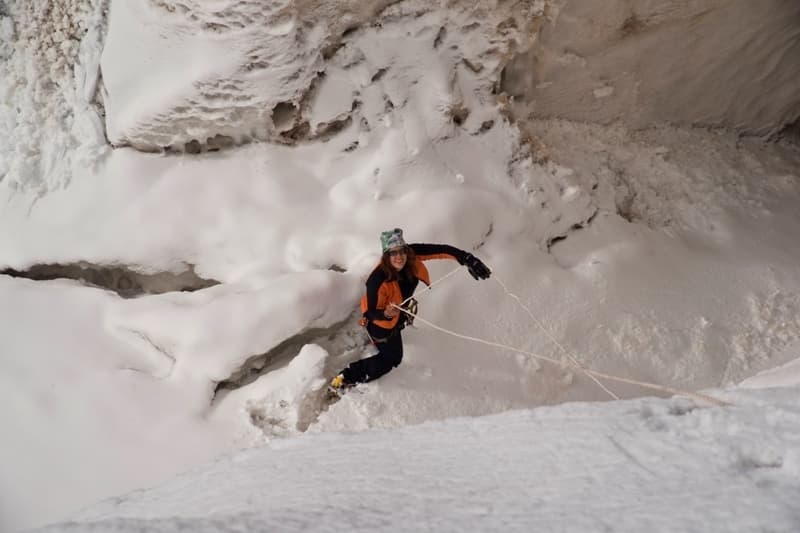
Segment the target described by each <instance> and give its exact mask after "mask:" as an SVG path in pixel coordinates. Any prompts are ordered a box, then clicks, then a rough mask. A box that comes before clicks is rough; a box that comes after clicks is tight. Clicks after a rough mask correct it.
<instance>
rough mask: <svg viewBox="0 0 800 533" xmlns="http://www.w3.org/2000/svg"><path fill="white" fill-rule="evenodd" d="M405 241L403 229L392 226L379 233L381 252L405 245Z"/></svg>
mask: <svg viewBox="0 0 800 533" xmlns="http://www.w3.org/2000/svg"><path fill="white" fill-rule="evenodd" d="M405 245H406V241H404V240H403V230H401V229H400V228H394V229H390V230H387V231H384V232H383V233H381V252H382V253H384V254H385V253H386V252H388V251H389V250H391V249H392V248H399V247H401V246H405Z"/></svg>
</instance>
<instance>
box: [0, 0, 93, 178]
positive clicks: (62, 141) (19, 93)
mask: <svg viewBox="0 0 800 533" xmlns="http://www.w3.org/2000/svg"><path fill="white" fill-rule="evenodd" d="M106 3H107V0H63V1H59V2H27V1H19V2H13V1H12V2H7V5H8V8H7V12H4V11H3V10H2V9H0V139H2V142H0V181H6V182H7V183H8V184H9V186H10V187H12V188H13V189H22V190H29V189H32V190H34V191H37V192H39V193H43V192H45V191H46V190H48V189H52V188H57V187H63V186H64V185H66V184H67V183H68V182H69V180H70V179H71V177H72V175H73V173H74V169H75V168H80V169H83V168H86V167H91V166H93V165H94V164H95V163H96V161H97V159H98V158H99V157H100V155H101V154H102V153H103V151H104V150H105V133H104V128H103V124H102V119H101V118H100V115H99V111H98V109H97V107H96V105H95V95H96V93H97V87H98V83H99V56H100V46H101V44H100V43H101V41H102V35H103V32H104V23H103V21H104V10H105V6H106ZM0 6H2V4H0Z"/></svg>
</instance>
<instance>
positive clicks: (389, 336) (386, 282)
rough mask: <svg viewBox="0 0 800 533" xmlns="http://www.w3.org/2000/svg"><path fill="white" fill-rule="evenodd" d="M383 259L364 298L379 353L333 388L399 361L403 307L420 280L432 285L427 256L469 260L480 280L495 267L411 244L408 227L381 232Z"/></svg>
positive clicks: (439, 247)
mask: <svg viewBox="0 0 800 533" xmlns="http://www.w3.org/2000/svg"><path fill="white" fill-rule="evenodd" d="M381 250H382V252H383V256H382V257H381V262H380V263H379V264H378V266H376V267H375V269H374V270H373V271H372V273H371V274H370V275H369V278H367V292H366V294H364V296H362V298H361V313H362V315H363V317H364V319H365V321H366V328H367V333H368V334H369V336H370V338H371V339H372V342H373V343H374V344H375V346H376V347H377V348H378V353H377V354H375V355H373V356H371V357H367V358H366V359H362V360H360V361H356V362H355V363H352V364H351V365H350V366H348V367H347V368H345V369H344V370H342V372H341V373H340V374H339V375H338V376H336V377H335V378H333V379H332V380H331V383H330V389H332V390H333V391H334V392H335V391H339V390H341V389H342V388H345V387H350V386H353V385H355V384H357V383H366V382H368V381H372V380H374V379H378V378H379V377H381V376H382V375H384V374H386V373H387V372H389V371H390V370H391V369H392V368H394V367H396V366H397V365H399V364H400V361H402V359H403V339H402V336H401V334H400V330H401V329H403V327H404V325H405V322H406V314H405V313H403V312H402V311H400V310H398V309H397V308H396V307H394V306H399V305H400V304H401V303H403V302H404V301H405V300H407V299H408V298H410V297H411V296H412V295H413V294H414V290H415V289H416V288H417V285H418V284H419V282H420V280H422V281H423V282H424V283H425V284H426V285H430V283H431V280H430V275H429V274H428V269H427V268H426V267H425V265H424V264H423V261H427V260H429V259H452V260H454V261H458V262H459V263H460V264H462V265H466V267H467V269H468V270H469V273H470V274H471V275H472V277H473V278H475V279H476V280H479V279H487V278H488V277H489V276H490V275H491V273H492V272H491V270H489V268H488V267H487V266H486V265H485V264H483V262H482V261H481V260H480V259H478V258H477V257H475V256H474V255H472V254H470V253H468V252H465V251H464V250H460V249H458V248H456V247H454V246H449V245H447V244H421V243H417V244H406V242H405V241H404V240H403V230H401V229H400V228H395V229H393V230H389V231H384V232H383V233H381Z"/></svg>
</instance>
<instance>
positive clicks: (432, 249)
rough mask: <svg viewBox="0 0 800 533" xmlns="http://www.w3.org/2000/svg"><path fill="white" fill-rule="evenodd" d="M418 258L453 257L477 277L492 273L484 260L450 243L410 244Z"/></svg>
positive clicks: (482, 277)
mask: <svg viewBox="0 0 800 533" xmlns="http://www.w3.org/2000/svg"><path fill="white" fill-rule="evenodd" d="M408 246H409V247H410V248H411V249H412V250H414V253H415V254H417V258H418V259H420V260H422V261H427V260H429V259H452V260H454V261H458V263H459V264H461V265H466V267H467V270H469V273H470V275H471V276H472V277H473V278H475V279H487V278H488V277H489V276H491V275H492V271H491V270H489V267H487V266H486V265H485V264H484V263H483V261H481V260H480V259H478V258H477V257H475V256H474V255H472V254H471V253H469V252H465V251H464V250H462V249H460V248H456V247H455V246H450V245H449V244H426V243H413V244H409V245H408Z"/></svg>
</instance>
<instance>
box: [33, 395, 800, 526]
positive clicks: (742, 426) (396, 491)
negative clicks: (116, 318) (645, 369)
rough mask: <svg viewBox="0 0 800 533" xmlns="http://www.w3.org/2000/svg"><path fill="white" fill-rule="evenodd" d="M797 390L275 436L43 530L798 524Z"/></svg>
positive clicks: (799, 451) (570, 407)
mask: <svg viewBox="0 0 800 533" xmlns="http://www.w3.org/2000/svg"><path fill="white" fill-rule="evenodd" d="M798 392H799V391H798V390H797V388H790V389H783V390H781V389H773V390H760V391H749V392H733V391H729V392H727V393H725V395H726V396H727V397H728V399H730V400H732V401H733V402H734V403H735V406H732V407H727V408H698V407H697V406H696V405H694V404H693V403H692V402H689V401H687V400H684V399H677V398H675V399H670V400H655V399H642V400H637V401H625V402H615V403H611V404H591V403H586V404H566V405H562V406H559V407H556V408H540V409H535V410H524V411H516V412H508V413H503V414H500V415H495V416H488V417H483V418H476V419H468V418H462V419H452V420H447V421H443V422H436V423H428V424H425V425H423V426H414V427H406V428H403V429H395V430H388V431H371V432H365V433H358V434H349V435H342V434H326V435H314V436H305V437H302V438H295V439H286V440H281V441H274V442H272V443H271V444H270V445H268V446H266V447H264V448H260V449H252V450H249V451H245V452H240V453H238V454H237V455H233V456H231V457H228V458H225V459H222V460H220V461H217V462H215V463H212V464H209V465H206V466H204V467H201V468H199V469H197V470H196V471H194V472H192V473H189V474H187V475H183V476H181V477H178V478H176V479H174V480H172V481H170V482H168V483H166V484H164V485H162V486H160V487H158V488H154V489H150V490H143V491H138V492H134V493H131V494H129V495H127V496H122V497H118V498H113V499H111V500H107V501H105V502H102V503H100V504H97V505H95V506H94V507H92V508H90V509H88V510H86V511H84V512H83V513H82V514H81V515H79V516H78V517H77V518H76V521H73V522H68V523H62V524H58V525H54V526H51V527H49V528H45V529H44V530H43V531H69V532H78V531H119V532H127V531H131V532H132V531H142V530H147V531H163V532H166V531H183V530H191V531H199V532H206V531H208V532H211V531H256V530H257V531H271V530H280V531H330V530H331V528H332V525H335V529H337V530H338V529H346V530H347V531H375V530H381V531H466V530H477V531H493V530H502V531H616V532H637V533H638V532H641V531H645V530H655V531H731V532H739V531H741V532H744V531H762V530H768V531H776V532H789V531H796V530H797V526H798V525H800V512H798V509H797V505H796V502H797V495H798V490H800V448H798V443H800V430H798V428H800V425H799V424H798V423H800V412H798V410H797V403H796V400H795V398H796V395H797V393H798ZM754 509H758V510H760V512H754Z"/></svg>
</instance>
